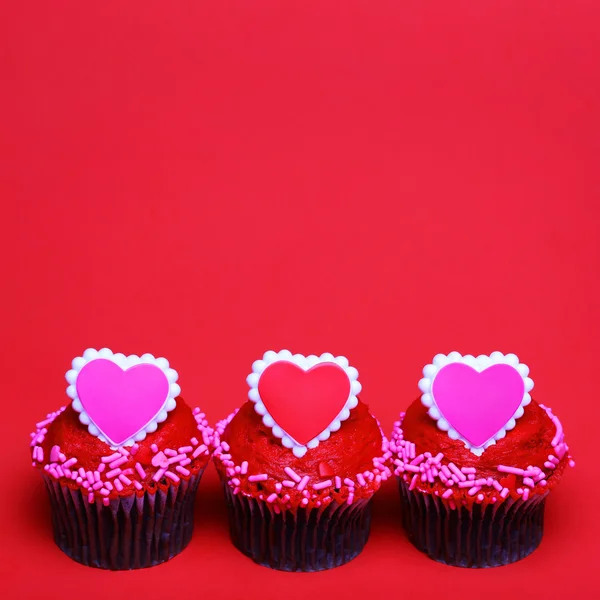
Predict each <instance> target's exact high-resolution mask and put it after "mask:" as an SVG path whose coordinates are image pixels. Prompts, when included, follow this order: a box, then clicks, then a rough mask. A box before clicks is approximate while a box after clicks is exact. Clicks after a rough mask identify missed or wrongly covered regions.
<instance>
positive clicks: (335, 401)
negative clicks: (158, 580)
mask: <svg viewBox="0 0 600 600" xmlns="http://www.w3.org/2000/svg"><path fill="white" fill-rule="evenodd" d="M247 381H248V385H249V386H250V391H249V393H248V397H249V401H248V402H246V403H245V404H244V405H243V406H242V407H241V408H240V409H239V410H237V411H235V412H234V413H233V414H231V415H230V416H229V417H227V419H224V420H223V421H220V422H219V423H217V425H216V431H215V436H214V445H215V453H214V460H215V464H216V466H217V470H218V471H219V474H220V476H221V478H222V479H223V480H224V481H226V482H227V485H229V487H230V488H231V489H232V490H233V493H234V494H242V495H245V496H249V497H253V498H258V499H260V500H265V501H266V502H268V503H270V504H272V505H273V509H274V511H275V512H279V511H280V510H281V509H287V510H292V509H295V508H298V507H307V508H315V507H316V508H319V507H321V506H327V505H328V504H330V503H331V502H334V501H335V502H337V503H338V504H342V503H347V504H352V503H354V502H357V501H359V500H366V499H368V498H370V497H371V496H372V495H373V494H374V492H375V491H377V490H378V489H379V487H380V486H381V482H382V481H385V480H386V479H387V478H388V477H390V476H391V470H390V469H389V467H388V466H387V465H386V461H387V460H389V458H390V457H391V453H390V452H389V450H388V442H387V440H386V439H385V437H384V435H383V433H382V431H381V427H380V425H379V423H378V421H377V420H376V419H375V418H374V417H373V416H372V415H371V414H370V413H369V410H368V408H367V406H366V405H365V404H364V403H362V402H361V401H360V400H359V399H358V394H359V393H360V391H361V385H360V383H359V382H358V371H357V370H356V369H355V368H354V367H351V366H350V365H349V364H348V360H347V359H346V358H344V357H343V356H338V357H334V356H333V355H332V354H328V353H326V354H322V355H321V356H315V355H311V356H303V355H301V354H294V355H292V353H291V352H289V351H288V350H282V351H281V352H278V353H276V352H273V351H269V352H266V353H265V354H264V356H263V358H262V360H257V361H256V362H255V363H254V364H253V365H252V373H251V374H250V375H249V376H248V378H247Z"/></svg>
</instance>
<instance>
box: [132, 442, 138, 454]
mask: <svg viewBox="0 0 600 600" xmlns="http://www.w3.org/2000/svg"><path fill="white" fill-rule="evenodd" d="M139 449H140V447H139V445H138V444H134V445H133V446H131V456H135V455H136V454H137V453H138V450H139Z"/></svg>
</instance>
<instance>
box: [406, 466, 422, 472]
mask: <svg viewBox="0 0 600 600" xmlns="http://www.w3.org/2000/svg"><path fill="white" fill-rule="evenodd" d="M404 470H405V471H408V472H409V473H420V472H421V469H419V467H415V465H404Z"/></svg>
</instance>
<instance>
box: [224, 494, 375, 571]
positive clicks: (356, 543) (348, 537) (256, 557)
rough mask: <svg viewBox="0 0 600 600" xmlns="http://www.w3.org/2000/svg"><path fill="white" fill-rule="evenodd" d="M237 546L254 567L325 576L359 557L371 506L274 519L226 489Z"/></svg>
mask: <svg viewBox="0 0 600 600" xmlns="http://www.w3.org/2000/svg"><path fill="white" fill-rule="evenodd" d="M224 490H225V499H226V501H227V512H228V517H229V527H230V535H231V540H232V542H233V544H234V545H235V546H236V548H238V550H240V551H241V552H243V553H244V554H245V555H246V556H248V557H250V558H251V559H252V560H253V561H254V562H256V563H258V564H259V565H263V566H265V567H270V568H272V569H278V570H280V571H302V572H309V571H323V570H325V569H332V568H334V567H339V566H341V565H343V564H345V563H347V562H349V561H351V560H352V559H353V558H355V557H356V556H358V555H359V554H360V552H361V551H362V549H363V548H364V546H365V544H366V543H367V539H368V538H369V529H370V524H371V501H370V499H369V500H357V501H355V502H354V503H352V504H350V505H349V504H337V503H334V502H332V503H331V504H329V505H327V506H326V507H320V508H313V509H306V508H303V507H300V508H298V509H296V510H294V511H292V510H283V511H281V512H280V513H276V512H275V510H274V507H273V505H272V504H270V503H268V502H266V501H264V500H258V499H254V498H248V497H246V496H243V495H241V494H235V495H234V494H233V492H232V490H231V489H230V488H229V486H227V485H224Z"/></svg>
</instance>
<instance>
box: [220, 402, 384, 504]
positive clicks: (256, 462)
mask: <svg viewBox="0 0 600 600" xmlns="http://www.w3.org/2000/svg"><path fill="white" fill-rule="evenodd" d="M218 430H219V426H217V431H218ZM215 441H216V443H217V445H218V444H219V441H220V442H221V443H223V442H225V448H226V452H227V453H228V454H229V455H230V456H231V458H230V460H231V462H232V463H234V464H235V465H241V464H242V463H243V462H247V463H248V468H247V476H243V477H242V476H241V475H239V474H238V475H236V476H235V478H237V479H238V480H239V481H240V484H239V486H238V487H239V488H240V491H241V492H242V493H244V494H245V495H250V496H253V497H259V496H263V497H267V496H269V495H271V494H272V493H278V495H279V496H284V495H286V494H287V495H289V496H290V500H289V501H288V503H287V504H289V505H291V506H297V505H298V504H299V503H300V502H301V501H302V499H303V498H305V497H306V495H302V493H301V492H299V491H298V490H296V489H287V488H285V487H284V488H283V490H281V491H280V492H277V488H276V484H281V483H282V481H285V480H290V476H289V474H286V472H285V469H286V467H288V468H290V469H292V470H293V472H294V473H295V474H297V476H298V477H301V478H303V477H305V476H308V477H309V480H308V484H307V485H306V488H305V489H306V490H308V491H309V492H311V493H312V492H313V487H312V486H313V485H314V484H318V483H319V482H323V481H324V480H332V482H333V481H334V479H335V476H337V477H339V478H340V479H341V480H342V482H343V480H344V479H346V478H349V479H352V480H353V481H356V480H357V474H361V477H362V474H363V473H364V472H373V470H374V459H377V458H378V457H381V456H382V454H383V452H384V450H383V446H384V443H385V444H387V441H385V440H384V437H383V435H382V433H381V429H380V427H379V424H378V423H377V420H376V419H375V418H374V417H373V416H371V415H370V414H369V411H368V408H367V406H366V405H365V404H364V403H362V402H360V401H359V402H358V405H357V406H356V407H355V408H354V409H353V410H352V411H351V412H350V416H349V418H348V419H347V420H346V421H344V422H343V423H342V426H341V428H340V429H339V430H338V431H336V432H333V433H332V434H331V436H330V437H329V438H328V439H327V440H324V441H322V442H321V443H320V444H319V445H318V446H317V447H316V448H314V449H310V450H309V451H308V452H307V453H306V454H305V455H304V456H303V457H302V458H298V457H296V456H294V454H293V453H292V451H291V450H290V449H289V448H285V447H284V446H283V445H282V443H281V440H280V439H278V438H276V437H275V436H274V435H273V433H272V431H271V429H270V428H269V427H267V426H266V425H264V424H263V422H262V418H261V416H260V415H258V414H257V413H256V411H255V409H254V404H253V403H252V402H246V403H245V404H244V405H243V406H242V407H241V409H240V410H239V411H238V412H237V414H236V415H235V416H234V417H233V418H232V419H231V421H230V422H229V423H228V424H226V425H225V427H224V431H223V433H222V434H221V435H220V440H219V436H218V434H217V435H216V436H215ZM219 459H220V456H219V453H218V452H217V453H216V456H215V464H216V466H217V470H218V471H219V474H220V475H221V477H222V478H223V479H225V480H231V475H228V474H227V465H225V464H223V461H222V460H219ZM377 472H379V471H377ZM259 474H265V475H267V480H265V481H260V482H251V481H248V476H252V475H259ZM380 485H381V477H379V480H375V479H373V480H372V481H366V484H365V485H364V486H363V485H359V484H357V485H356V486H355V489H354V492H353V494H354V497H355V498H356V499H359V498H367V497H370V496H371V495H372V494H373V493H374V491H375V490H376V489H378V488H379V487H380ZM348 495H349V490H348V486H347V485H346V484H342V485H341V486H340V488H336V487H335V485H332V486H330V487H329V488H328V489H326V490H323V491H320V490H319V491H318V492H316V494H315V496H316V497H331V498H332V499H335V500H337V501H338V502H340V503H341V502H345V501H347V499H348ZM314 500H315V498H312V499H311V500H310V503H311V505H312V504H313V501H314ZM284 504H285V503H284Z"/></svg>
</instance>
